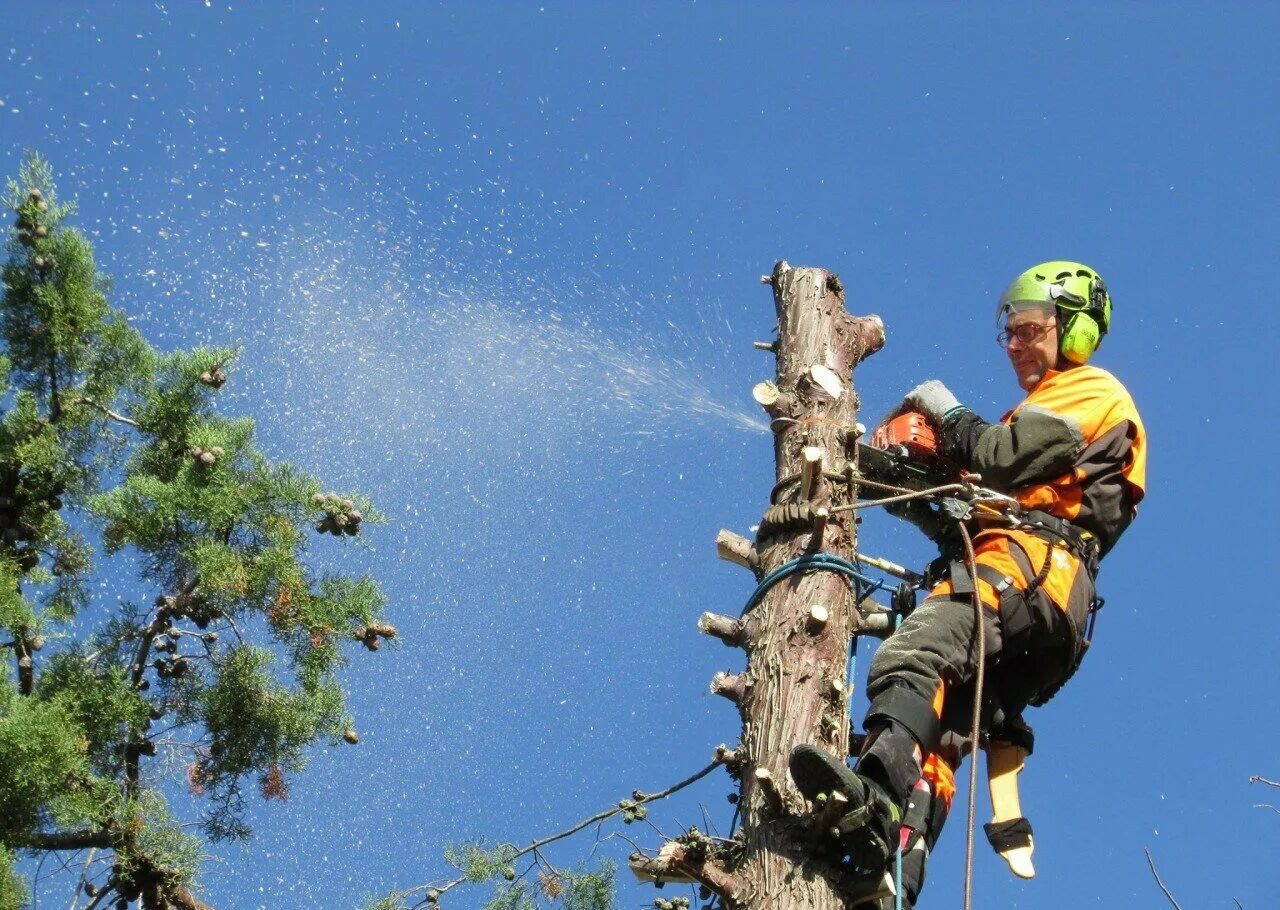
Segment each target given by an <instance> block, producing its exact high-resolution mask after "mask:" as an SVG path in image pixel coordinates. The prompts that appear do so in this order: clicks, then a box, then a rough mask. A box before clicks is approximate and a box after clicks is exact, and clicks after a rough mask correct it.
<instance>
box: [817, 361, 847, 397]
mask: <svg viewBox="0 0 1280 910" xmlns="http://www.w3.org/2000/svg"><path fill="white" fill-rule="evenodd" d="M809 380H810V381H811V382H812V384H813V385H814V386H815V387H816V388H817V389H821V390H822V394H823V395H825V396H826V397H827V398H829V399H831V400H832V401H839V400H840V396H841V395H843V394H844V382H843V381H842V380H841V379H840V377H839V376H838V375H836V371H835V370H833V369H831V368H830V367H828V366H824V365H823V364H821V363H815V364H814V365H813V366H811V367H809ZM814 397H815V398H820V397H822V396H821V395H815V396H814Z"/></svg>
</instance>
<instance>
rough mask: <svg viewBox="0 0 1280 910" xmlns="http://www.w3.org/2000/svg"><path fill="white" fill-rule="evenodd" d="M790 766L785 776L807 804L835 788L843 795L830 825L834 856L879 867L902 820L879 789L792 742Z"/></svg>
mask: <svg viewBox="0 0 1280 910" xmlns="http://www.w3.org/2000/svg"><path fill="white" fill-rule="evenodd" d="M790 764H791V778H792V780H794V781H795V782H796V787H798V788H799V790H800V792H801V793H802V794H804V797H805V799H807V800H809V802H811V803H812V802H817V800H818V794H819V793H828V794H829V793H834V792H836V791H839V792H840V793H842V794H844V796H845V798H846V799H848V804H847V806H846V809H845V812H844V814H843V815H842V816H840V818H838V819H836V820H835V821H834V822H833V823H832V826H831V832H830V833H831V836H832V840H833V841H834V848H835V851H836V853H837V858H844V857H846V856H847V857H848V858H849V860H850V862H851V863H852V864H853V865H855V866H857V867H858V868H860V869H883V868H884V866H885V864H886V863H887V862H888V861H889V859H890V858H891V857H892V856H893V851H894V849H895V848H896V846H897V843H898V830H899V827H900V826H901V822H902V809H901V807H900V806H899V805H898V804H897V803H895V802H894V800H893V799H891V798H890V796H889V794H888V793H887V792H886V790H885V788H884V787H883V786H882V785H881V784H879V783H877V782H876V781H874V780H871V779H870V778H868V777H864V776H863V775H861V774H858V773H855V772H854V771H851V770H850V769H849V766H848V765H846V764H845V763H844V762H843V761H841V760H840V759H838V758H836V757H835V756H834V755H831V754H830V753H828V752H826V751H824V750H822V749H819V748H818V747H816V746H811V745H808V744H803V745H799V746H796V747H795V749H793V750H792V752H791V763H790Z"/></svg>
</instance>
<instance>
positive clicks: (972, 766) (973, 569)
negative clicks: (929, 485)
mask: <svg viewBox="0 0 1280 910" xmlns="http://www.w3.org/2000/svg"><path fill="white" fill-rule="evenodd" d="M956 526H957V527H958V528H959V529H960V539H961V540H963V541H964V561H965V568H967V569H968V570H969V581H970V583H971V585H972V587H973V622H974V626H973V634H974V637H976V638H977V640H978V673H977V676H976V677H975V678H974V681H973V717H972V722H973V729H972V730H971V731H970V733H969V830H968V832H967V833H968V840H967V843H966V844H965V851H964V910H969V908H970V906H971V904H972V901H973V830H974V828H975V827H976V825H977V818H976V816H977V806H978V746H979V731H978V726H979V724H980V723H981V721H982V684H983V682H984V676H985V675H986V673H985V671H986V663H987V636H986V635H984V634H983V633H982V595H981V594H980V593H979V592H978V559H977V557H976V556H974V554H973V541H972V540H970V539H969V529H968V528H966V527H965V526H964V522H963V521H957V522H956Z"/></svg>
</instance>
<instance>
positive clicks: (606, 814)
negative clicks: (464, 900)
mask: <svg viewBox="0 0 1280 910" xmlns="http://www.w3.org/2000/svg"><path fill="white" fill-rule="evenodd" d="M724 763H725V759H724V757H723V755H722V754H721V753H720V752H719V751H717V752H716V757H715V758H714V759H713V760H712V762H711V764H709V765H707V766H706V767H705V768H703V769H702V770H701V771H698V772H697V773H695V774H692V775H690V776H689V777H686V778H685V779H684V780H682V781H680V782H679V783H677V784H672V785H671V786H670V787H667V789H665V790H660V791H659V792H657V793H642V792H640V791H636V795H635V799H634V800H630V801H624V802H628V803H629V805H630V806H631V807H635V806H640V805H644V804H645V803H652V802H656V801H657V800H660V799H665V798H666V797H668V796H670V795H671V794H673V793H676V792H677V791H680V790H683V789H684V788H685V787H687V786H689V785H690V784H693V783H697V782H698V781H700V780H702V778H704V777H706V776H707V775H708V774H710V773H711V772H712V771H714V770H715V769H716V768H719V767H720V766H721V765H723V764H724ZM626 811H628V809H627V808H625V807H623V806H614V807H613V808H611V809H606V810H605V811H603V812H597V813H596V814H595V815H593V816H591V817H590V818H586V819H583V820H582V821H580V822H578V823H577V824H576V825H573V826H571V827H569V828H566V829H565V830H563V831H560V832H559V833H557V834H550V835H548V836H546V837H543V838H539V839H538V840H535V841H532V842H531V843H529V844H528V845H527V846H525V847H522V848H521V849H520V850H518V851H517V852H516V853H515V854H514V855H513V856H512V857H511V859H512V860H517V859H519V858H520V857H522V856H525V855H526V854H529V853H533V852H534V851H536V850H539V849H541V848H542V847H545V846H546V845H547V844H551V843H555V842H556V841H558V840H564V839H565V838H566V837H571V836H572V835H574V834H577V833H578V832H579V831H581V830H582V829H583V828H589V827H591V826H592V825H594V824H597V823H599V822H603V821H606V820H608V819H610V818H612V817H613V816H615V815H620V814H622V813H623V812H626ZM465 881H467V877H466V876H465V875H461V876H459V877H458V878H455V879H453V880H452V881H450V882H447V883H446V884H444V885H441V886H440V887H439V888H437V889H434V890H435V892H436V895H437V897H438V896H439V895H442V894H444V893H445V892H446V891H449V890H450V889H452V888H455V887H457V886H458V885H460V884H462V883H463V882H465ZM425 888H427V886H426V885H421V886H419V887H417V888H413V889H410V890H409V891H405V892H402V896H407V895H409V894H412V893H414V892H416V891H421V890H424V889H425Z"/></svg>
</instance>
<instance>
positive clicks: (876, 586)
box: [742, 553, 890, 616]
mask: <svg viewBox="0 0 1280 910" xmlns="http://www.w3.org/2000/svg"><path fill="white" fill-rule="evenodd" d="M808 570H821V571H825V572H837V573H839V574H841V575H844V576H846V577H848V578H849V579H851V580H852V581H853V590H854V595H855V597H856V599H857V603H859V604H861V603H862V602H863V601H864V600H866V599H867V598H868V597H870V596H871V595H872V594H874V593H875V592H876V591H888V590H890V587H889V586H888V585H886V584H885V583H884V582H883V581H882V580H880V579H878V578H872V577H871V576H869V575H864V574H863V573H862V572H860V571H859V570H858V568H857V566H855V565H854V564H853V563H852V562H850V561H849V560H847V559H845V558H844V557H843V556H837V555H836V554H834V553H811V554H809V555H808V556H797V557H796V558H795V559H793V560H791V561H790V562H784V563H783V564H782V565H780V566H778V568H776V569H774V570H773V571H772V572H770V573H769V574H768V575H766V576H765V577H764V578H762V579H760V583H759V584H758V585H756V589H755V591H753V592H752V593H751V597H750V598H748V600H747V605H746V606H745V607H743V608H742V614H743V615H744V616H745V615H746V614H747V613H750V612H751V610H752V608H754V607H755V605H756V604H758V603H760V601H761V600H762V599H763V598H764V595H765V594H766V593H768V591H769V589H770V588H772V587H773V586H774V585H776V584H777V583H778V582H780V581H782V579H784V578H787V577H788V576H791V575H794V574H795V573H797V572H804V571H808Z"/></svg>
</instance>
